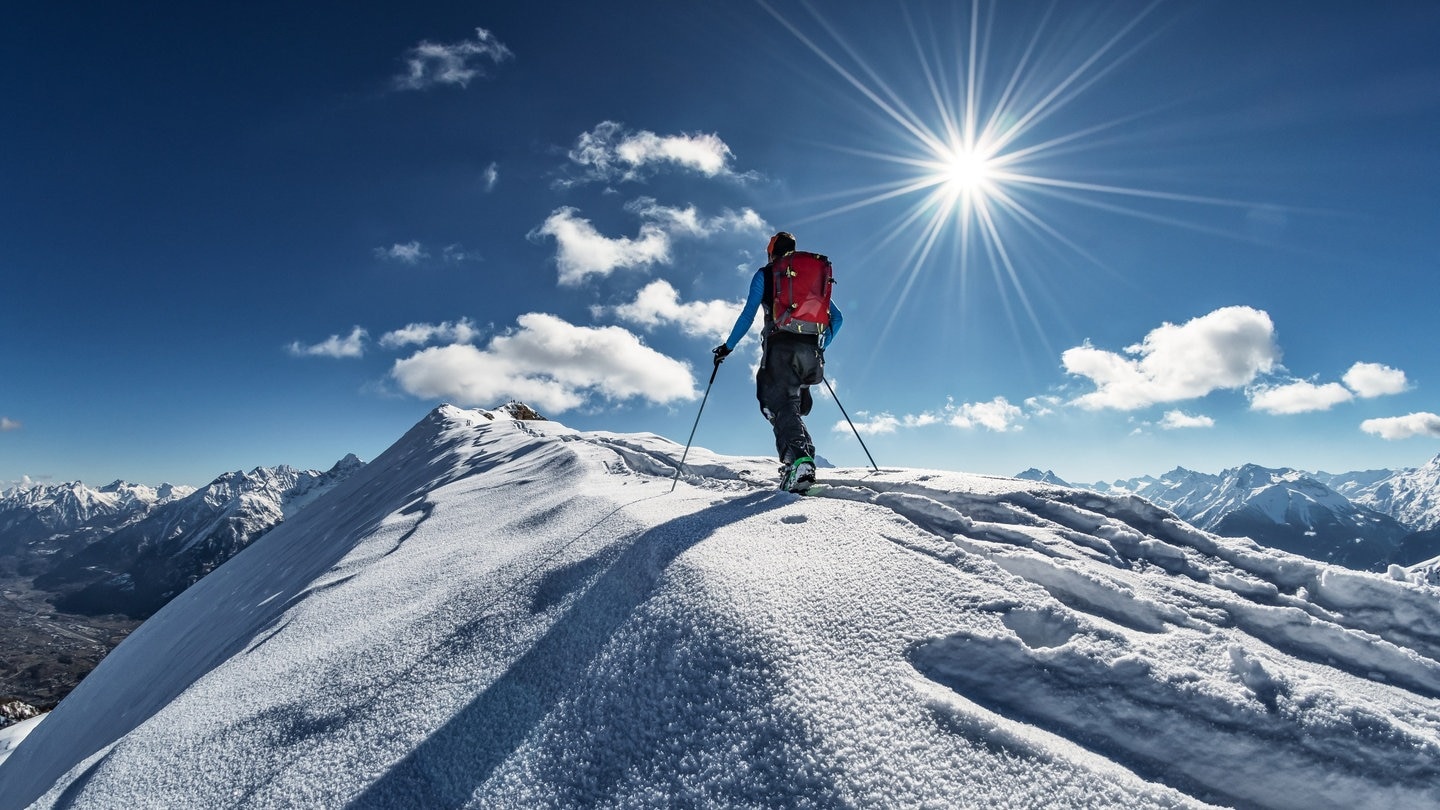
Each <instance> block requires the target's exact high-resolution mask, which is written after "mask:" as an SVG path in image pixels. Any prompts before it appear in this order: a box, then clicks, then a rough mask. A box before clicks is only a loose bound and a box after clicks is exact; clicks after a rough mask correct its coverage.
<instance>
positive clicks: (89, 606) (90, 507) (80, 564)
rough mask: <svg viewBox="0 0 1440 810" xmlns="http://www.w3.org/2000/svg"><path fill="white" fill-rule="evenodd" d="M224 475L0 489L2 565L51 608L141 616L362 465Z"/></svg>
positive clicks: (350, 460) (348, 461)
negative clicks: (186, 481)
mask: <svg viewBox="0 0 1440 810" xmlns="http://www.w3.org/2000/svg"><path fill="white" fill-rule="evenodd" d="M363 464H364V462H362V461H360V460H359V459H358V458H356V457H355V456H354V455H353V454H352V455H348V456H346V457H345V458H343V459H341V460H340V461H339V462H337V463H336V464H335V466H333V467H331V468H330V469H329V470H328V471H326V472H319V471H316V470H297V469H295V468H293V467H289V466H283V465H282V466H279V467H257V468H255V469H254V470H251V471H250V472H248V473H247V472H242V471H235V472H230V473H225V474H224V475H222V476H220V477H219V478H216V479H215V480H214V481H212V482H211V483H210V484H208V485H206V486H204V487H201V488H200V489H195V488H193V487H174V486H169V485H166V486H162V487H160V488H158V489H151V488H149V487H145V486H140V485H135V484H127V483H125V482H122V481H117V482H115V483H113V484H110V485H108V486H105V487H101V488H100V489H91V488H89V487H86V486H85V485H84V484H82V483H79V482H72V483H65V484H54V485H42V486H34V487H27V488H23V489H11V490H7V491H5V492H3V493H0V571H3V572H4V573H8V574H10V575H12V576H22V577H27V578H33V581H34V585H35V587H36V588H39V589H41V590H43V591H47V592H49V593H51V594H52V595H54V599H53V601H54V604H55V606H56V607H57V608H59V609H61V610H64V611H68V612H72V613H83V614H90V615H95V614H104V613H115V614H123V615H126V616H130V617H132V618H137V619H143V618H145V617H147V616H149V615H150V614H152V613H154V612H155V611H156V610H159V609H160V607H162V606H163V605H164V604H165V603H166V602H168V601H169V600H170V599H172V598H174V597H175V596H176V595H177V594H179V593H180V592H181V591H183V590H184V589H185V588H187V587H189V586H190V585H192V584H194V583H195V581H196V580H198V579H200V577H202V576H204V575H205V574H207V573H209V572H210V571H212V570H214V568H215V567H216V566H218V565H220V563H222V562H224V561H225V560H228V559H229V558H230V557H232V556H234V555H235V554H236V553H238V552H239V551H240V550H241V549H243V548H245V547H246V546H248V545H249V544H250V543H252V542H254V541H255V539H256V538H258V537H260V536H261V535H263V534H265V533H266V532H268V531H269V530H270V529H272V528H274V527H275V526H276V525H278V524H279V523H280V522H281V521H283V520H285V519H286V518H287V517H290V516H292V515H293V514H294V513H295V512H297V511H299V510H300V509H301V508H302V507H304V506H305V505H306V504H307V503H309V502H311V501H313V500H314V499H315V498H317V497H319V496H320V495H321V494H323V493H324V492H326V491H328V490H330V489H331V488H333V487H334V486H335V485H336V484H339V483H340V482H341V481H344V480H345V479H346V478H348V477H350V475H352V474H353V473H354V472H355V471H356V470H358V469H360V468H361V467H362V466H363Z"/></svg>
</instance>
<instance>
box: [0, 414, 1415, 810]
mask: <svg viewBox="0 0 1440 810" xmlns="http://www.w3.org/2000/svg"><path fill="white" fill-rule="evenodd" d="M683 449H684V448H682V447H680V446H678V445H676V444H674V443H672V442H670V441H667V440H665V439H662V438H660V437H657V436H649V435H621V434H614V433H604V432H594V433H581V432H577V431H573V430H570V429H568V428H566V427H564V426H563V425H560V424H557V423H554V422H534V421H518V420H515V419H511V418H510V417H509V416H508V414H506V413H503V412H498V411H497V412H487V411H462V410H459V409H454V408H449V407H445V408H441V409H438V410H437V411H435V412H434V413H432V414H431V415H430V416H428V417H426V419H425V420H422V422H421V423H420V424H418V425H416V427H415V428H414V429H412V430H411V431H410V433H408V434H407V435H406V436H405V437H403V438H402V439H401V440H400V441H399V442H397V443H396V444H395V445H394V446H393V447H391V448H390V449H389V450H388V451H386V453H385V454H383V455H382V456H381V457H380V458H378V459H376V460H375V461H373V462H371V463H370V464H369V465H367V466H366V467H365V468H364V469H363V470H362V471H360V472H358V473H356V474H355V476H354V477H353V478H351V479H350V480H349V481H347V482H345V483H344V484H342V485H341V486H340V487H338V488H337V489H335V490H334V491H332V492H330V493H328V494H326V495H325V496H323V497H322V498H321V499H320V500H318V501H316V502H315V503H314V504H312V505H311V506H310V507H309V508H307V509H305V510H304V511H303V512H301V513H300V514H299V515H297V516H296V517H295V518H294V519H293V520H291V521H287V522H286V523H284V524H282V525H281V526H280V527H278V528H277V529H275V530H274V531H272V532H270V533H269V534H267V535H265V536H264V537H263V538H262V539H261V540H259V541H257V542H256V543H255V544H254V545H252V546H251V547H249V548H247V549H246V550H245V551H243V552H242V553H240V554H239V555H238V556H236V557H235V558H234V559H232V560H231V561H229V562H227V563H226V564H225V565H223V566H221V567H220V568H219V569H217V570H216V571H215V572H214V573H213V574H211V575H210V576H208V577H206V578H205V579H203V580H201V581H200V582H199V583H198V584H197V585H196V586H194V587H193V588H191V589H190V590H188V591H186V592H185V593H184V594H182V595H181V596H180V597H179V598H178V599H177V600H176V601H174V602H172V603H171V604H170V605H169V606H167V607H166V608H165V609H164V610H162V611H161V612H160V613H158V614H156V615H155V616H154V617H153V618H152V619H151V620H150V621H148V622H147V623H146V624H145V625H143V626H142V627H141V628H140V629H139V630H138V631H137V632H136V633H135V634H134V635H132V637H131V638H130V639H128V640H127V641H126V642H125V643H124V644H122V645H121V646H120V647H119V648H118V649H117V650H116V651H115V652H114V653H112V655H111V656H110V657H109V658H107V659H106V660H105V662H104V663H103V664H102V665H101V667H100V668H99V669H97V670H96V672H95V673H94V674H93V675H92V676H91V677H90V678H88V679H87V680H86V681H84V682H83V683H82V684H81V685H80V687H79V688H78V689H76V690H75V692H74V693H72V694H71V696H70V697H69V698H67V699H66V700H65V701H64V702H63V703H62V704H61V705H60V707H59V708H58V709H56V711H55V712H53V713H52V714H51V715H50V717H49V718H48V719H47V720H46V721H45V722H44V723H43V724H41V725H39V726H37V727H36V728H35V729H34V731H33V732H32V733H31V734H30V736H29V737H28V738H27V739H26V740H25V742H24V744H23V745H21V746H20V747H18V748H16V749H15V751H14V753H13V754H12V756H11V757H10V759H9V760H8V761H6V762H5V763H4V764H3V765H0V808H10V807H23V806H27V805H29V804H30V803H32V802H34V804H35V806H38V807H89V806H94V807H118V806H126V805H133V806H175V807H181V806H183V807H202V806H203V807H226V806H244V807H298V806H303V807H349V808H357V809H358V808H391V807H461V806H463V807H476V808H479V807H485V808H489V807H526V808H528V807H574V806H601V807H695V806H726V807H730V806H738V807H761V806H773V807H921V806H940V807H952V806H954V807H1127V808H1128V807H1142V808H1145V807H1154V808H1159V807H1203V806H1210V805H1212V804H1213V805H1226V806H1242V807H1277V808H1285V807H1296V808H1325V807H1336V808H1340V807H1344V808H1357V807H1361V808H1363V807H1376V808H1381V807H1383V808H1393V807H1422V806H1440V787H1437V785H1440V592H1437V591H1435V590H1432V589H1429V588H1427V587H1425V586H1423V585H1420V584H1415V583H1411V582H1408V581H1402V580H1404V579H1405V578H1406V573H1405V572H1403V571H1398V569H1397V572H1396V574H1395V575H1393V576H1389V577H1387V576H1381V575H1374V574H1366V573H1358V572H1354V571H1348V570H1345V569H1340V568H1335V567H1331V566H1328V565H1324V564H1321V563H1317V562H1313V561H1310V560H1306V559H1304V558H1301V557H1295V556H1291V555H1287V554H1284V553H1281V552H1276V551H1271V550H1267V549H1262V548H1260V547H1259V546H1256V545H1255V544H1253V543H1250V542H1248V541H1243V540H1231V539H1223V538H1218V537H1216V536H1214V535H1211V534H1208V533H1206V532H1202V531H1200V530H1198V529H1196V528H1194V527H1193V526H1190V525H1189V524H1186V523H1184V522H1182V521H1180V520H1179V519H1177V518H1176V517H1175V516H1174V515H1173V514H1171V513H1169V512H1167V511H1165V510H1163V509H1161V508H1159V507H1157V506H1155V505H1153V504H1151V503H1150V502H1148V501H1145V500H1143V499H1141V498H1138V497H1134V496H1111V495H1103V494H1097V493H1095V492H1090V491H1085V490H1080V489H1071V488H1068V487H1064V486H1057V485H1054V484H1048V483H1042V482H1037V481H1025V480H1017V479H1007V478H993V477H986V476H977V475H966V474H961V473H949V472H938V471H920V470H882V471H879V472H870V471H866V470H860V469H843V468H841V469H828V470H824V471H822V477H823V478H824V479H825V480H826V481H827V483H829V484H830V489H828V490H827V491H826V493H825V497H799V496H796V495H791V494H788V493H782V492H778V491H776V490H775V489H774V482H773V479H774V477H775V465H774V463H773V462H772V461H771V460H770V459H769V458H766V457H755V458H736V457H727V456H719V455H716V454H713V453H710V452H708V451H706V450H704V449H703V448H692V449H691V451H690V454H689V456H688V458H687V459H686V465H685V469H684V470H683V471H681V474H680V475H679V477H678V480H679V484H678V486H676V488H675V489H674V491H673V492H671V491H670V490H671V482H672V479H673V478H674V477H675V474H676V465H677V463H678V461H679V458H680V455H681V453H682V452H683Z"/></svg>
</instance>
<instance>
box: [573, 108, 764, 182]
mask: <svg viewBox="0 0 1440 810" xmlns="http://www.w3.org/2000/svg"><path fill="white" fill-rule="evenodd" d="M568 157H569V158H570V160H571V162H573V163H575V164H576V165H578V166H580V167H582V168H583V170H584V174H583V175H582V176H581V177H580V178H579V179H577V180H566V181H561V184H562V185H575V184H578V183H584V182H588V181H594V180H598V181H603V182H609V181H633V180H641V179H644V178H645V177H646V176H648V175H649V174H650V173H651V172H652V171H653V170H655V169H656V168H659V167H665V166H677V167H679V168H682V169H685V170H688V171H692V172H696V173H698V174H701V175H703V176H705V177H734V176H736V175H735V172H734V170H733V169H732V168H731V166H730V161H731V158H733V157H734V153H733V152H731V151H730V147H729V146H726V145H725V142H724V141H722V140H721V139H720V136H718V135H714V134H705V133H700V134H695V135H657V134H655V133H654V132H649V131H646V130H641V131H639V132H633V131H630V130H627V129H626V128H625V126H624V125H623V124H620V123H618V122H616V121H602V122H600V123H599V124H597V125H596V126H595V128H594V129H592V130H590V131H589V132H586V133H583V134H582V135H581V136H580V137H579V138H577V139H576V141H575V146H574V147H573V148H572V149H571V150H570V152H569V154H568Z"/></svg>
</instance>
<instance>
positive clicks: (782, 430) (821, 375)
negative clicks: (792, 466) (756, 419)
mask: <svg viewBox="0 0 1440 810" xmlns="http://www.w3.org/2000/svg"><path fill="white" fill-rule="evenodd" d="M824 379H825V353H824V352H823V351H821V350H820V344H819V340H818V339H817V338H816V336H814V335H794V334H791V333H789V332H774V333H772V334H771V335H769V336H768V337H766V339H765V353H764V355H763V356H762V357H761V359H760V371H759V373H757V374H756V375H755V396H756V398H757V399H759V400H760V413H761V414H763V415H764V416H765V418H766V419H768V420H769V421H770V426H771V427H773V428H774V429H775V451H776V452H777V453H779V454H780V461H781V462H782V463H785V464H788V463H790V462H792V461H794V460H795V459H797V458H801V457H804V456H811V457H814V455H815V444H814V443H813V442H812V441H811V440H810V432H809V431H807V430H806V429H805V421H804V420H803V419H802V418H801V417H803V416H805V415H806V414H808V413H810V405H811V403H812V400H811V398H810V386H812V385H817V384H819V383H820V382H822V381H823V380H824Z"/></svg>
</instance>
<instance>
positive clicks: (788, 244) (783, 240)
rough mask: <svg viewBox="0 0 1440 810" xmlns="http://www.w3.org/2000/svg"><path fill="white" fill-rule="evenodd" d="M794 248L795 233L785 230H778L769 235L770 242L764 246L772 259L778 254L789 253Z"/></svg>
mask: <svg viewBox="0 0 1440 810" xmlns="http://www.w3.org/2000/svg"><path fill="white" fill-rule="evenodd" d="M794 249H795V234H793V233H788V232H786V231H780V232H779V233H777V234H775V235H774V236H772V237H770V244H769V245H768V246H767V247H766V248H765V252H766V253H768V254H770V258H772V259H774V258H776V257H779V256H784V255H785V254H786V253H789V252H790V251H792V250H794Z"/></svg>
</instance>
